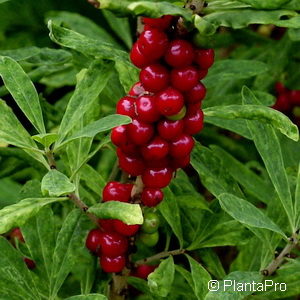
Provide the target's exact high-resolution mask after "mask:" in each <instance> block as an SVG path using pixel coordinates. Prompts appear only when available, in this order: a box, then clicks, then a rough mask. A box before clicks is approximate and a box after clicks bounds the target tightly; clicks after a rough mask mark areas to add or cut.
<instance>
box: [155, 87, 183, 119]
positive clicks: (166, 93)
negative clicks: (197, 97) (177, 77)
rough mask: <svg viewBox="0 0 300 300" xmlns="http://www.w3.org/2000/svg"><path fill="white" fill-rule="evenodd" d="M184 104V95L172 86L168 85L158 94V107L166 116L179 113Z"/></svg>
mask: <svg viewBox="0 0 300 300" xmlns="http://www.w3.org/2000/svg"><path fill="white" fill-rule="evenodd" d="M183 105H184V98H183V95H182V94H181V93H180V92H179V91H177V90H175V89H174V88H172V87H168V88H167V89H165V90H163V91H162V92H160V93H159V94H158V95H157V109H158V111H159V112H160V113H161V114H162V115H164V116H172V115H175V114H177V113H178V112H179V111H180V110H181V109H182V107H183Z"/></svg>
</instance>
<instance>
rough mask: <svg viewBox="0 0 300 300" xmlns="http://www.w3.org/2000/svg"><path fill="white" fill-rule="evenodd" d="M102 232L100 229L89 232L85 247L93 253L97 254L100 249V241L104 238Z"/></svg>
mask: <svg viewBox="0 0 300 300" xmlns="http://www.w3.org/2000/svg"><path fill="white" fill-rule="evenodd" d="M102 234H103V233H102V232H101V230H99V229H93V230H91V231H90V232H89V234H88V236H87V238H86V241H85V246H86V247H87V248H88V249H89V250H90V251H91V252H93V253H97V252H98V250H99V249H100V241H101V238H102Z"/></svg>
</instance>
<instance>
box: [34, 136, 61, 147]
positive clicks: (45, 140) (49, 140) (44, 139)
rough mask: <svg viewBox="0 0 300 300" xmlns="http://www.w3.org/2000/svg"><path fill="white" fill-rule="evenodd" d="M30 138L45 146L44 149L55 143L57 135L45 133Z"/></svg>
mask: <svg viewBox="0 0 300 300" xmlns="http://www.w3.org/2000/svg"><path fill="white" fill-rule="evenodd" d="M32 138H33V139H34V140H35V141H37V142H39V143H40V144H42V145H43V146H45V147H46V148H48V147H50V146H51V145H52V144H53V143H54V142H56V140H57V138H58V135H57V133H45V134H37V135H33V136H32Z"/></svg>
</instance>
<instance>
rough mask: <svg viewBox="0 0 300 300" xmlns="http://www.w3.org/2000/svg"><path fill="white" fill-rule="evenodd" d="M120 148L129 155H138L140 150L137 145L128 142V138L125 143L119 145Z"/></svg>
mask: <svg viewBox="0 0 300 300" xmlns="http://www.w3.org/2000/svg"><path fill="white" fill-rule="evenodd" d="M120 149H121V150H122V152H123V153H124V154H126V155H128V156H131V157H138V156H140V152H139V148H138V146H136V145H134V144H132V143H130V141H129V140H128V142H127V144H125V145H122V146H120Z"/></svg>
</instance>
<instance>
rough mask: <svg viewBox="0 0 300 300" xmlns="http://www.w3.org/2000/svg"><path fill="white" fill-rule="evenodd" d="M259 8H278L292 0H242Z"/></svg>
mask: <svg viewBox="0 0 300 300" xmlns="http://www.w3.org/2000/svg"><path fill="white" fill-rule="evenodd" d="M240 1H241V2H243V3H246V4H250V5H251V6H252V7H254V8H258V9H278V8H280V7H282V6H283V4H286V3H287V2H289V1H291V0H240Z"/></svg>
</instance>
